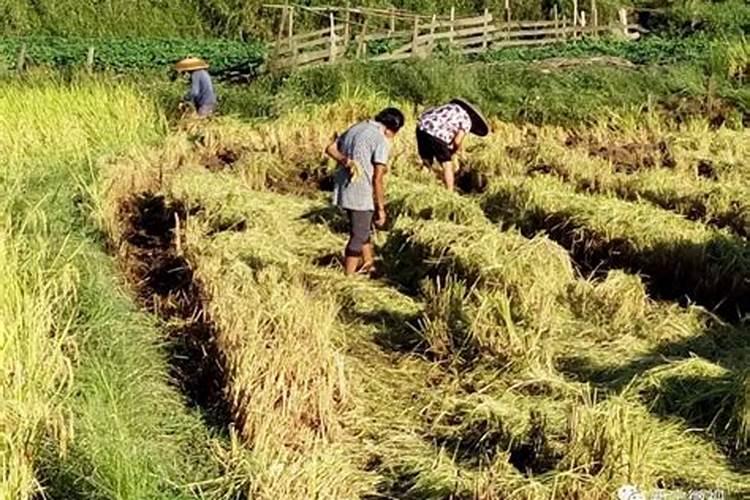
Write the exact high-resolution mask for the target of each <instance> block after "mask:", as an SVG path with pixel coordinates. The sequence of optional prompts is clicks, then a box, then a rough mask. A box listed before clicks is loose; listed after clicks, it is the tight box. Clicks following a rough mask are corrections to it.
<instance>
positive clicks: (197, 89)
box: [175, 57, 216, 117]
mask: <svg viewBox="0 0 750 500" xmlns="http://www.w3.org/2000/svg"><path fill="white" fill-rule="evenodd" d="M207 70H208V63H206V61H204V60H203V59H198V58H196V57H188V58H186V59H183V60H181V61H179V62H178V63H177V64H175V71H177V72H178V73H187V74H188V75H190V91H188V93H187V94H186V95H185V97H184V98H183V102H182V103H180V108H181V109H183V108H184V106H185V105H186V104H187V103H190V104H192V105H193V106H194V107H195V111H196V112H197V113H198V116H200V117H205V116H210V115H212V114H213V112H214V111H215V110H216V93H215V92H214V86H213V83H212V82H211V75H209V74H208V71H207Z"/></svg>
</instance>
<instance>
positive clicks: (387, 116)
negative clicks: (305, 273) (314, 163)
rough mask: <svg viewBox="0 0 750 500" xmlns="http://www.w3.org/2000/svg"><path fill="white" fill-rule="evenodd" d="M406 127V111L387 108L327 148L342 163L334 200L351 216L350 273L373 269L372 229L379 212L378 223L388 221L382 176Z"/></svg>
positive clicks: (347, 256)
mask: <svg viewBox="0 0 750 500" xmlns="http://www.w3.org/2000/svg"><path fill="white" fill-rule="evenodd" d="M403 126H404V115H403V113H402V112H401V111H399V110H398V109H396V108H387V109H384V110H383V111H381V112H380V113H378V115H377V116H376V117H375V118H374V119H373V120H369V121H365V122H361V123H358V124H356V125H354V126H353V127H351V128H350V129H349V130H347V131H346V132H344V133H343V134H342V135H341V136H340V137H339V138H338V139H336V140H335V141H334V142H332V143H331V144H330V145H329V146H328V148H327V149H326V154H327V155H328V156H330V157H331V158H333V159H334V160H335V161H336V162H338V164H339V168H338V169H337V170H336V173H335V175H334V180H335V188H334V192H333V203H334V204H335V205H336V206H338V207H339V208H341V209H343V210H345V211H346V212H347V215H348V216H349V242H348V243H347V245H346V249H345V252H344V255H345V259H344V269H345V271H346V273H347V274H354V273H356V272H357V271H359V272H364V273H369V272H372V271H373V269H374V263H375V252H374V250H373V247H372V243H371V242H370V228H371V226H372V222H373V216H375V215H376V214H377V217H376V218H375V224H376V225H378V226H382V225H384V224H385V219H386V214H385V191H384V187H383V176H384V174H385V170H386V166H387V164H388V157H389V155H390V149H391V146H390V142H391V140H392V139H393V137H394V136H395V135H396V134H397V133H398V131H399V130H401V127H403Z"/></svg>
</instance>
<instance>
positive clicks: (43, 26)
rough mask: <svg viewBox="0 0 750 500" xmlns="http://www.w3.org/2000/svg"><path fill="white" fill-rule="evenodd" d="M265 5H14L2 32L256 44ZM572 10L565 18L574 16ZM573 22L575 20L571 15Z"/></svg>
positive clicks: (421, 7) (427, 1)
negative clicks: (222, 39)
mask: <svg viewBox="0 0 750 500" xmlns="http://www.w3.org/2000/svg"><path fill="white" fill-rule="evenodd" d="M264 3H265V2H262V1H261V0H249V1H244V0H225V1H218V0H178V1H176V2H170V4H169V5H168V6H166V7H165V6H164V5H163V4H162V3H160V2H158V1H156V0H138V1H136V2H134V1H128V0H113V1H111V2H107V4H106V5H99V4H91V5H86V6H84V7H81V6H80V5H78V4H77V3H76V2H75V1H74V0H63V1H60V0H54V1H53V0H37V1H34V2H30V1H27V0H10V2H9V3H8V4H7V5H5V6H3V7H2V8H0V9H2V10H0V32H3V33H7V34H12V35H29V34H32V33H34V34H45V35H56V36H84V37H101V36H115V37H119V36H145V37H154V36H179V37H192V36H196V35H198V36H220V37H227V38H239V39H254V38H257V37H258V36H259V35H261V36H267V35H270V34H271V33H272V32H273V30H274V26H275V23H276V22H278V16H279V11H278V10H271V9H264V8H263V7H262V5H263V4H264ZM303 4H304V5H311V6H326V5H334V6H340V7H343V6H345V5H346V1H344V0H332V1H320V0H313V1H311V2H303ZM358 5H363V6H369V7H381V8H389V7H395V8H399V9H406V10H410V11H413V12H422V13H430V14H432V13H442V14H448V13H449V11H450V6H451V5H449V4H446V3H445V2H442V1H440V0H398V1H393V2H391V1H386V0H368V1H366V2H361V3H359V4H358ZM452 5H453V6H455V7H456V9H457V11H458V12H459V13H464V14H475V13H478V12H481V11H482V10H483V9H484V8H485V7H487V8H489V9H490V10H491V11H494V12H496V13H498V14H501V15H502V13H503V12H504V7H505V3H504V1H502V0H490V1H482V2H480V1H477V0H457V1H456V2H454V3H453V4H452ZM552 5H553V2H546V3H545V2H536V1H534V2H530V1H526V0H524V1H522V2H515V4H514V6H513V9H514V14H515V15H516V16H519V17H518V18H522V19H531V18H533V19H537V18H541V17H542V16H545V15H549V11H550V10H551V9H552ZM617 5H618V3H617V2H614V1H611V0H605V1H600V2H599V6H600V12H601V13H602V15H603V16H604V15H612V13H613V10H614V7H615V6H617ZM570 9H571V7H570V6H569V5H566V6H562V5H561V12H563V13H564V12H565V11H569V10H570ZM569 17H570V15H569ZM327 22H328V19H327V16H325V15H323V16H320V15H314V14H305V13H299V14H298V18H297V21H296V22H295V24H296V25H297V26H300V27H302V26H313V25H325V24H326V23H327Z"/></svg>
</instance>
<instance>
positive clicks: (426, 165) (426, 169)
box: [422, 159, 432, 172]
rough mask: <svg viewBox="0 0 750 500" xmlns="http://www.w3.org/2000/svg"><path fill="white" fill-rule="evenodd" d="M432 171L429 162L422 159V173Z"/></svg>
mask: <svg viewBox="0 0 750 500" xmlns="http://www.w3.org/2000/svg"><path fill="white" fill-rule="evenodd" d="M430 170H432V162H431V161H430V160H425V159H422V171H423V172H429V171H430Z"/></svg>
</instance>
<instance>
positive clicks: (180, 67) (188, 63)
mask: <svg viewBox="0 0 750 500" xmlns="http://www.w3.org/2000/svg"><path fill="white" fill-rule="evenodd" d="M174 69H175V71H180V72H182V71H197V70H199V69H208V63H207V62H206V61H204V60H203V59H199V58H197V57H186V58H185V59H183V60H181V61H178V62H177V64H175V65H174Z"/></svg>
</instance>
